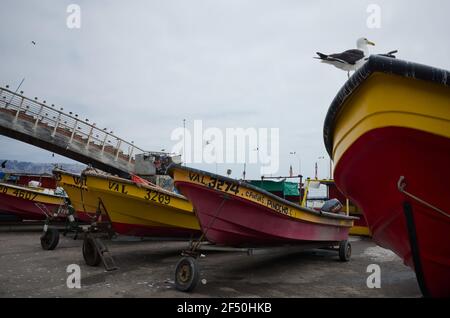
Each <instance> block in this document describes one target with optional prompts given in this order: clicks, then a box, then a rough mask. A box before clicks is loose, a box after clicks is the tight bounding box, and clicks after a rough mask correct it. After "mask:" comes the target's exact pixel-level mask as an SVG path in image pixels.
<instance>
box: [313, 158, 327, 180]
mask: <svg viewBox="0 0 450 318" xmlns="http://www.w3.org/2000/svg"><path fill="white" fill-rule="evenodd" d="M320 159H325V157H324V156H320V157H317V160H320ZM314 168H315V178H316V180H317V170H318V168H317V161H316V164H315V167H314Z"/></svg>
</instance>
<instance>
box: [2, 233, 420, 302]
mask: <svg viewBox="0 0 450 318" xmlns="http://www.w3.org/2000/svg"><path fill="white" fill-rule="evenodd" d="M39 237H40V233H39V232H0V247H1V248H0V297H421V294H420V291H419V288H418V285H417V283H416V279H415V275H414V272H412V271H411V270H410V269H409V268H408V267H406V266H405V265H403V263H402V261H401V260H400V259H399V258H398V257H397V256H395V255H394V254H393V253H392V252H390V251H388V250H385V249H382V248H380V247H377V246H376V245H375V244H374V243H373V242H371V241H370V240H367V239H360V238H352V247H353V255H352V259H351V261H350V262H348V263H342V262H339V261H338V257H337V254H336V253H335V252H332V251H325V250H315V251H309V252H300V253H298V252H297V253H294V254H288V255H286V254H278V255H277V254H273V253H272V254H270V255H269V254H268V255H257V256H247V255H245V254H238V253H224V252H221V253H218V252H214V253H209V254H207V255H206V257H204V258H201V259H200V263H199V264H200V270H201V274H200V275H201V277H200V279H201V282H200V283H199V285H198V286H197V288H196V289H195V291H194V292H192V293H190V294H186V293H182V292H179V291H177V290H176V289H175V287H174V283H173V280H174V269H175V265H176V263H177V261H178V260H179V259H180V250H182V249H183V248H184V247H186V246H187V243H186V242H152V241H141V242H138V241H134V242H133V241H130V240H128V241H120V242H107V245H108V247H109V249H110V251H111V252H112V253H113V255H114V259H115V261H116V264H117V265H118V267H119V269H118V270H117V271H113V272H106V271H105V270H104V268H103V267H102V266H99V267H89V266H87V265H85V263H84V260H83V256H82V253H81V246H82V240H73V239H71V238H68V237H61V240H60V242H59V245H58V247H57V248H56V249H55V250H54V251H44V250H42V249H41V246H40V242H39ZM70 264H78V265H79V266H80V268H81V288H80V289H69V288H68V287H67V285H66V280H67V278H68V275H69V273H67V272H66V270H67V266H68V265H70ZM370 264H378V265H379V266H380V269H381V276H380V277H381V288H373V289H370V288H368V287H367V284H366V280H367V278H368V277H369V275H370V274H371V273H367V272H366V270H367V266H368V265H370Z"/></svg>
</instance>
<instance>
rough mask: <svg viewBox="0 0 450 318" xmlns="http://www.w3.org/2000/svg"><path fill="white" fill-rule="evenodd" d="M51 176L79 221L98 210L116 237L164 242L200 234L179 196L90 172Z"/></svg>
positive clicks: (151, 186)
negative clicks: (63, 192)
mask: <svg viewBox="0 0 450 318" xmlns="http://www.w3.org/2000/svg"><path fill="white" fill-rule="evenodd" d="M53 173H54V174H55V176H56V180H58V184H59V185H60V186H61V187H63V188H64V189H65V191H66V192H67V194H68V196H69V199H70V202H71V204H72V206H73V207H74V209H75V210H76V214H77V216H78V217H80V218H82V219H85V220H89V219H90V220H91V221H92V220H93V218H94V217H95V215H96V212H97V209H99V208H100V210H101V212H102V214H103V215H102V217H106V218H107V220H108V221H109V222H111V226H112V228H113V230H114V232H116V233H118V234H122V235H129V236H140V237H166V238H169V237H172V238H175V237H177V238H190V237H197V236H199V235H200V234H201V233H200V225H199V224H198V221H197V218H196V217H195V214H194V212H193V207H192V204H191V203H190V202H189V201H188V200H187V199H186V198H185V197H183V196H181V195H179V194H176V193H173V192H170V191H167V190H164V189H162V188H160V187H157V186H154V185H151V184H146V183H138V182H135V181H132V180H128V179H124V178H119V177H115V176H111V175H108V174H103V173H98V172H95V171H93V170H86V171H84V172H83V173H82V174H81V175H76V174H72V173H69V172H66V171H63V170H54V171H53ZM100 204H101V205H100Z"/></svg>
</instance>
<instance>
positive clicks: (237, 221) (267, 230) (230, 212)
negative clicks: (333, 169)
mask: <svg viewBox="0 0 450 318" xmlns="http://www.w3.org/2000/svg"><path fill="white" fill-rule="evenodd" d="M168 172H169V174H170V175H171V176H172V177H173V179H174V182H175V186H176V187H177V188H178V189H179V190H180V191H181V193H182V194H183V195H184V196H186V197H187V198H188V199H189V200H190V201H191V202H192V204H193V205H194V208H195V209H194V210H195V213H196V215H197V217H198V219H199V222H200V226H201V228H202V231H203V234H204V235H205V236H206V238H207V240H208V241H210V242H212V243H214V244H218V245H227V246H258V245H266V246H267V245H276V244H289V243H295V244H302V243H311V242H320V243H322V244H325V245H332V244H334V243H338V244H339V242H341V241H346V240H347V237H348V231H349V229H350V227H351V226H352V225H353V220H354V218H352V217H349V216H346V215H341V214H337V213H329V212H325V211H315V210H312V209H308V208H305V207H301V206H300V205H298V204H295V203H292V202H289V201H287V200H285V199H283V198H280V197H278V196H276V195H274V194H272V193H269V192H267V191H265V190H263V189H261V188H258V187H255V186H253V185H251V184H249V183H246V182H243V181H238V180H234V179H231V178H227V177H223V176H219V175H216V174H212V173H209V172H205V171H201V170H197V169H193V168H188V167H184V166H180V165H175V164H172V165H170V166H169V169H168Z"/></svg>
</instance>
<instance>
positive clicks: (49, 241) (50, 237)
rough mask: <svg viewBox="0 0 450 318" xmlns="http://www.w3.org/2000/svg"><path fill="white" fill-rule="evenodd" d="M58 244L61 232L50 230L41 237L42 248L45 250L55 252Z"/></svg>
mask: <svg viewBox="0 0 450 318" xmlns="http://www.w3.org/2000/svg"><path fill="white" fill-rule="evenodd" d="M58 243H59V231H58V230H57V229H54V228H49V229H47V230H46V231H45V232H44V234H42V236H41V246H42V249H44V250H47V251H50V250H54V249H55V247H56V246H57V245H58Z"/></svg>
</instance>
